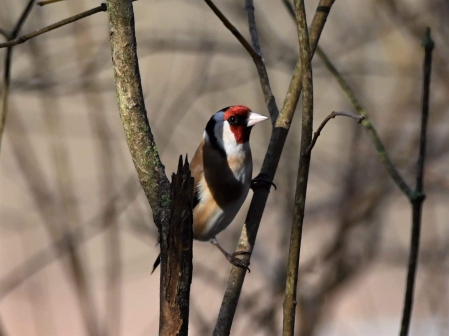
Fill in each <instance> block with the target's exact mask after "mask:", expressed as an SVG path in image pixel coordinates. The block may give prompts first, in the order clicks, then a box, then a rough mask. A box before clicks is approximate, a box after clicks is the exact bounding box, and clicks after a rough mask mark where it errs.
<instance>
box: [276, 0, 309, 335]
mask: <svg viewBox="0 0 449 336" xmlns="http://www.w3.org/2000/svg"><path fill="white" fill-rule="evenodd" d="M294 6H295V16H296V22H297V25H298V37H299V49H300V54H301V64H302V69H303V71H302V87H303V88H304V92H303V96H302V110H303V111H302V124H301V145H300V157H299V167H298V177H297V179H296V194H295V207H294V210H293V223H292V230H291V236H290V248H289V252H288V266H287V267H288V272H287V281H286V285H285V299H284V304H283V306H284V311H283V335H284V336H292V335H294V333H295V316H296V289H297V286H298V269H299V255H300V251H301V237H302V227H303V222H304V214H305V207H306V195H307V184H308V180H309V168H310V153H307V151H308V149H309V146H311V144H312V132H313V79H312V64H311V62H312V56H311V54H310V46H309V32H308V30H307V19H306V9H305V7H304V0H295V1H294Z"/></svg>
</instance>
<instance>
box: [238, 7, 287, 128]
mask: <svg viewBox="0 0 449 336" xmlns="http://www.w3.org/2000/svg"><path fill="white" fill-rule="evenodd" d="M245 9H246V15H247V17H248V25H249V32H250V35H251V42H252V44H253V47H254V49H255V50H256V52H257V53H258V54H259V55H260V58H259V59H258V60H254V63H255V65H256V69H257V73H258V74H259V80H260V85H261V86H262V91H263V94H264V97H265V103H266V104H267V107H268V112H269V113H270V118H271V122H272V124H273V125H274V122H275V120H276V118H277V117H278V116H279V109H278V107H277V105H276V99H275V98H274V95H273V92H272V91H271V85H270V79H269V78H268V73H267V68H266V67H265V62H264V60H263V56H262V49H261V48H260V43H259V34H258V32H257V26H256V17H255V15H254V4H253V0H245Z"/></svg>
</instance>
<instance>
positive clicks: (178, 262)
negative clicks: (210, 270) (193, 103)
mask: <svg viewBox="0 0 449 336" xmlns="http://www.w3.org/2000/svg"><path fill="white" fill-rule="evenodd" d="M172 180H173V181H172V183H171V191H172V195H171V196H172V200H173V202H172V205H173V206H172V211H171V212H172V216H171V220H170V233H169V235H168V239H162V241H161V287H160V301H161V304H160V319H159V335H161V336H165V335H167V336H178V335H179V336H183V335H187V334H188V328H189V297H190V283H191V282H192V244H193V230H192V226H193V211H192V202H193V185H194V181H193V178H192V177H191V174H190V169H189V162H188V161H187V157H186V160H185V163H184V165H183V163H182V156H180V157H179V163H178V172H177V173H176V174H173V176H172Z"/></svg>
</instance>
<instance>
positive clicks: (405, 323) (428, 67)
mask: <svg viewBox="0 0 449 336" xmlns="http://www.w3.org/2000/svg"><path fill="white" fill-rule="evenodd" d="M422 44H423V47H424V62H423V63H424V64H423V74H424V76H423V96H422V113H421V135H420V144H419V157H418V164H417V174H416V188H415V191H414V192H413V195H412V197H410V202H411V204H412V233H411V243H410V255H409V260H408V273H407V285H406V291H405V298H404V308H403V313H402V323H401V331H400V335H401V336H407V335H408V332H409V328H410V321H411V315H412V309H413V292H414V287H415V278H416V269H417V266H418V255H419V241H420V234H421V219H422V218H421V217H422V205H423V202H424V199H425V194H424V162H425V159H426V141H427V120H428V118H429V97H430V74H431V71H432V52H433V49H434V46H435V44H434V42H433V40H432V38H431V36H430V28H429V27H427V29H426V32H425V34H424V38H423V42H422Z"/></svg>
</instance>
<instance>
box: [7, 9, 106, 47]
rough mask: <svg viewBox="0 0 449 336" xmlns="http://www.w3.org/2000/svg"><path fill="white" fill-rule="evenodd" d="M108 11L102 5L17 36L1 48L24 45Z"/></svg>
mask: <svg viewBox="0 0 449 336" xmlns="http://www.w3.org/2000/svg"><path fill="white" fill-rule="evenodd" d="M106 10H107V6H106V4H104V3H102V4H101V5H100V6H98V7H95V8H92V9H89V10H87V11H85V12H82V13H79V14H76V15H74V16H71V17H69V18H67V19H64V20H62V21H59V22H56V23H53V24H51V25H49V26H47V27H44V28H41V29H38V30H35V31H34V32H31V33H28V34H25V35H22V36H19V37H17V38H16V36H14V37H12V38H11V39H10V40H9V41H8V42H4V43H0V48H6V47H11V46H15V45H17V44H21V43H24V42H26V41H28V40H29V39H32V38H34V37H36V36H39V35H42V34H45V33H48V32H49V31H52V30H55V29H57V28H59V27H62V26H65V25H68V24H69V23H72V22H75V21H78V20H81V19H84V18H85V17H88V16H91V15H93V14H96V13H100V12H106Z"/></svg>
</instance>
